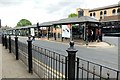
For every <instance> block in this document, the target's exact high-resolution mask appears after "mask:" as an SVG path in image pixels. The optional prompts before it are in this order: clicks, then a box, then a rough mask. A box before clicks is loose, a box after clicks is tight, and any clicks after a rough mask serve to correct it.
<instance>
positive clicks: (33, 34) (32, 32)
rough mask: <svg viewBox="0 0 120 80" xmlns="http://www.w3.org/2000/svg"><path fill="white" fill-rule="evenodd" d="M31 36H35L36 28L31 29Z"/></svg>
mask: <svg viewBox="0 0 120 80" xmlns="http://www.w3.org/2000/svg"><path fill="white" fill-rule="evenodd" d="M30 32H31V36H35V30H34V28H30Z"/></svg>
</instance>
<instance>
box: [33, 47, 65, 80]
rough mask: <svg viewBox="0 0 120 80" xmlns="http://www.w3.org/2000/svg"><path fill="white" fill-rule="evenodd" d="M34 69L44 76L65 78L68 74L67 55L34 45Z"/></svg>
mask: <svg viewBox="0 0 120 80" xmlns="http://www.w3.org/2000/svg"><path fill="white" fill-rule="evenodd" d="M32 52H33V69H34V71H35V72H36V73H37V74H38V76H40V77H43V78H48V79H50V78H55V79H56V78H61V79H64V78H65V77H66V75H65V74H67V71H66V69H67V68H66V65H67V60H66V59H67V57H66V56H64V55H61V54H58V53H56V52H53V51H50V50H48V49H44V48H41V47H37V46H35V45H32Z"/></svg>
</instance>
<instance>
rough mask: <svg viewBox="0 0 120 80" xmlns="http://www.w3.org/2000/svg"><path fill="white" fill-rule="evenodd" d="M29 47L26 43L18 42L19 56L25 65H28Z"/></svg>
mask: <svg viewBox="0 0 120 80" xmlns="http://www.w3.org/2000/svg"><path fill="white" fill-rule="evenodd" d="M27 50H28V46H27V44H25V43H22V42H20V41H18V54H19V59H20V60H22V61H23V63H24V64H25V65H28V51H27Z"/></svg>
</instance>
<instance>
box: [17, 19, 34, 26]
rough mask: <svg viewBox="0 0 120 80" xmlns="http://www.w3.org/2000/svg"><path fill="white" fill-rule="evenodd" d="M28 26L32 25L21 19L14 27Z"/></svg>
mask: <svg viewBox="0 0 120 80" xmlns="http://www.w3.org/2000/svg"><path fill="white" fill-rule="evenodd" d="M28 25H32V23H31V22H30V21H29V20H27V19H21V20H20V21H19V22H18V23H17V25H16V27H21V26H28Z"/></svg>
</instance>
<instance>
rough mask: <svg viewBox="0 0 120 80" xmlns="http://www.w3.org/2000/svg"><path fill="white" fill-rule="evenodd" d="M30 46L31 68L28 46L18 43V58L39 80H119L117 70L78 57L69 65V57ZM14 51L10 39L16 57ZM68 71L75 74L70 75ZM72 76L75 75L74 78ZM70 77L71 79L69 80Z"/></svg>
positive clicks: (13, 45) (13, 44)
mask: <svg viewBox="0 0 120 80" xmlns="http://www.w3.org/2000/svg"><path fill="white" fill-rule="evenodd" d="M7 41H8V40H7ZM4 42H5V41H4ZM4 44H6V43H4ZM31 46H32V49H31V51H32V58H31V59H32V66H31V67H30V65H29V59H28V58H29V53H28V51H29V47H30V46H28V44H26V43H23V42H20V41H18V58H19V59H20V60H22V61H23V63H24V64H25V65H27V66H29V68H31V69H32V70H33V71H34V72H35V73H36V74H37V75H38V76H39V77H40V78H46V79H48V80H49V79H54V80H56V79H60V80H64V79H65V80H90V79H92V80H96V79H98V80H120V71H119V70H115V69H112V68H109V67H106V66H103V65H100V64H96V63H93V62H90V61H87V60H84V59H81V58H78V57H75V60H73V61H71V62H73V63H74V64H75V65H74V64H69V61H70V56H64V55H61V54H59V53H56V52H53V51H51V50H48V49H44V48H41V47H38V46H35V45H31ZM71 48H73V50H74V45H72V46H71ZM15 49H16V48H15V41H14V40H13V39H11V51H12V53H14V55H16V50H15ZM70 50H72V49H70ZM67 51H68V50H67ZM73 52H74V51H71V53H72V54H73ZM71 57H73V56H71ZM74 67H75V69H74ZM73 70H75V71H73ZM70 71H72V72H75V73H71V72H70ZM68 72H69V73H68ZM73 74H75V76H74V75H73ZM71 76H73V77H72V78H69V77H71Z"/></svg>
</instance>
